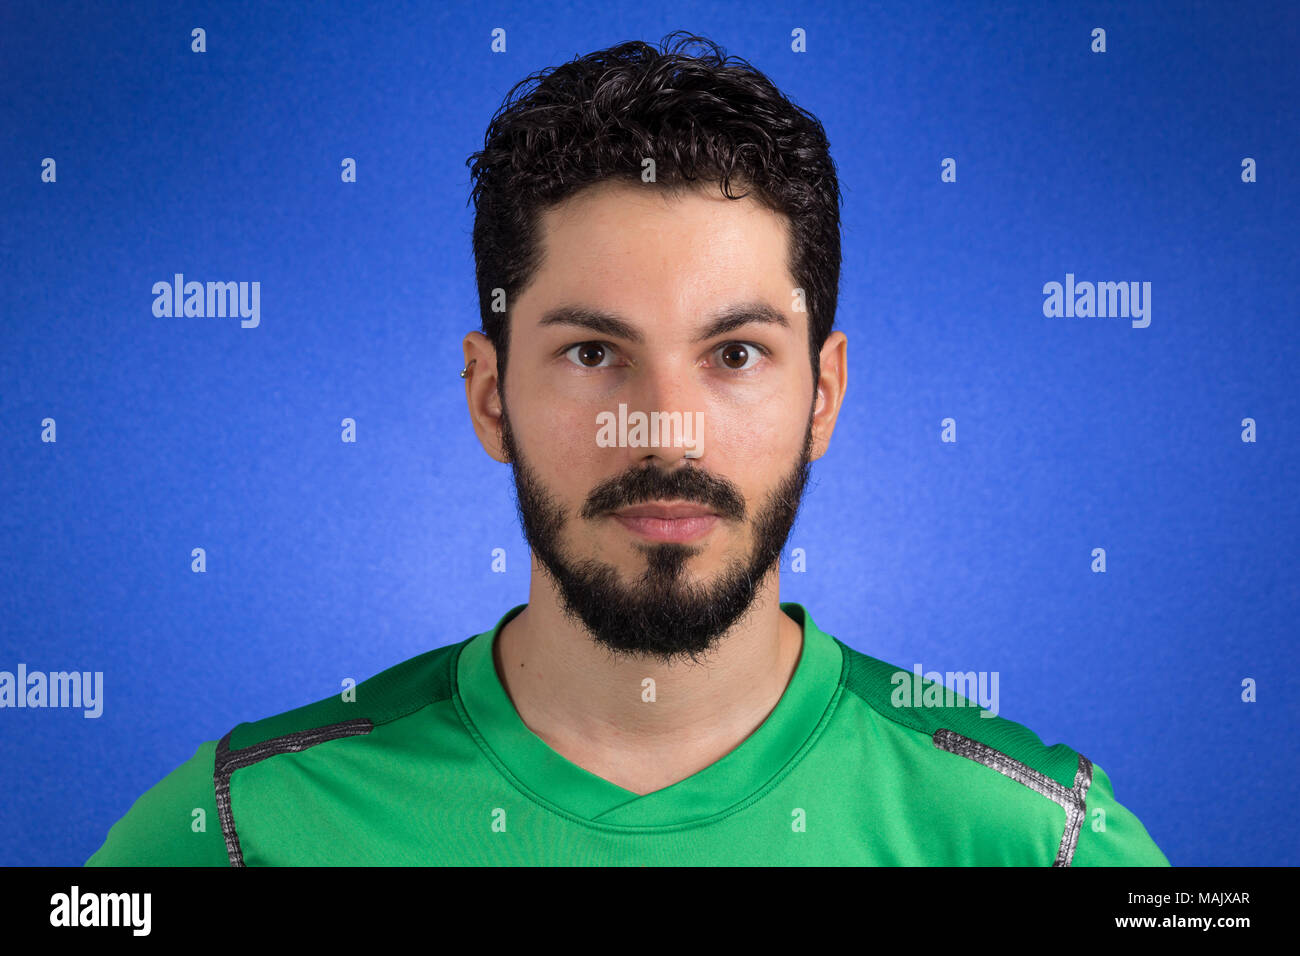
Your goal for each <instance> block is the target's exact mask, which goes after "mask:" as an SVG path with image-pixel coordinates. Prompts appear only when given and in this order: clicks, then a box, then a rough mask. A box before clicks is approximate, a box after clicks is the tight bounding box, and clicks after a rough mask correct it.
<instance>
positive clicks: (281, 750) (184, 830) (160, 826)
mask: <svg viewBox="0 0 1300 956" xmlns="http://www.w3.org/2000/svg"><path fill="white" fill-rule="evenodd" d="M468 640H470V639H467V640H466V641H461V642H458V643H456V644H450V645H447V646H445V647H440V648H435V649H434V650H431V651H427V652H425V653H423V654H420V655H418V656H416V657H413V658H410V659H409V660H406V661H403V662H401V663H400V664H396V665H394V666H393V667H390V668H388V669H387V670H385V671H382V672H381V673H379V674H376V675H375V676H373V677H371V678H369V679H367V680H365V681H362V682H361V683H360V684H357V685H356V686H355V687H353V688H350V689H348V690H345V691H344V692H342V693H340V694H337V695H332V696H330V697H328V698H325V699H323V700H318V701H316V702H314V703H311V704H307V705H305V706H303V707H298V708H295V709H294V710H289V711H285V712H284V713H281V714H276V715H274V716H271V717H266V718H263V719H261V720H256V721H251V722H244V723H240V724H237V725H236V726H235V727H234V728H232V729H231V730H230V731H229V732H228V733H227V734H226V735H225V736H223V737H222V738H221V739H220V740H209V741H205V742H204V743H203V744H201V745H200V746H199V748H198V750H197V751H195V753H194V756H192V757H191V758H190V759H189V760H187V761H186V762H185V763H183V764H181V766H179V767H177V768H176V769H175V770H173V771H172V772H171V773H169V774H168V775H167V776H166V777H164V778H163V779H162V780H161V781H159V782H158V783H157V784H155V785H154V786H153V787H152V788H150V789H149V790H148V791H147V792H146V793H145V794H144V795H143V796H141V797H140V798H139V799H138V800H136V801H135V803H134V804H133V805H132V806H131V809H130V810H129V811H128V812H127V813H126V815H125V816H123V817H122V818H121V819H120V820H118V821H117V822H116V823H115V824H113V826H112V828H111V829H110V830H109V833H108V837H107V839H106V840H105V841H104V844H103V845H102V846H101V847H100V848H99V850H98V851H96V853H95V854H94V855H93V856H92V857H91V858H90V859H89V860H87V861H86V865H87V866H229V865H231V864H235V865H238V863H239V862H240V861H239V847H238V841H237V839H236V838H235V835H234V827H233V818H232V809H231V800H230V781H231V776H232V774H233V773H234V772H235V771H237V770H239V769H241V768H243V767H248V766H252V765H254V764H256V763H259V762H261V761H263V760H265V759H267V758H268V757H272V756H275V755H277V754H288V753H296V752H301V751H304V750H307V749H308V748H311V747H314V746H315V745H316V744H319V743H324V742H326V741H331V740H337V739H340V738H344V737H358V736H364V735H367V734H369V733H370V732H371V731H373V730H374V728H375V727H377V726H380V725H383V724H389V723H392V722H393V721H397V720H400V719H401V718H402V717H404V716H406V715H408V714H411V713H414V712H415V711H417V710H420V709H421V708H423V707H425V706H427V705H429V704H431V703H437V702H438V701H442V700H447V699H449V698H450V697H451V695H452V693H453V688H454V681H453V674H452V668H453V667H454V664H455V660H456V657H457V654H458V652H459V650H460V648H461V647H463V646H464V644H465V643H467V641H468Z"/></svg>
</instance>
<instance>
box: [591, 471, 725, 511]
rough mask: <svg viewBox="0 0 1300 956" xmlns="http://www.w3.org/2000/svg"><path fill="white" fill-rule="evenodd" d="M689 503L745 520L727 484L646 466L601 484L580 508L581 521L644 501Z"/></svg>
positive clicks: (701, 474) (699, 474) (713, 478)
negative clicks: (582, 518)
mask: <svg viewBox="0 0 1300 956" xmlns="http://www.w3.org/2000/svg"><path fill="white" fill-rule="evenodd" d="M660 500H663V501H691V502H695V503H697V504H702V505H707V506H708V507H710V508H712V509H713V510H714V511H716V512H717V513H718V514H719V515H721V516H722V517H723V518H729V519H732V520H734V521H739V520H740V519H741V518H743V517H744V516H745V499H744V497H743V496H742V495H741V494H740V492H739V490H738V489H737V488H736V487H735V485H733V484H732V483H731V482H729V481H727V480H726V479H724V478H719V477H717V476H716V475H710V474H709V473H708V472H704V471H700V470H698V469H696V468H693V467H687V468H680V469H678V470H676V471H662V470H660V469H659V468H656V467H653V466H649V467H644V468H636V469H633V470H632V471H628V472H624V473H623V474H621V475H617V476H615V477H613V478H610V479H607V480H606V481H603V482H601V483H600V484H599V485H597V486H596V487H595V489H593V490H592V492H591V494H590V495H589V496H588V497H587V503H586V504H584V505H583V506H582V512H581V514H582V517H584V518H595V517H598V516H600V515H602V514H606V513H608V512H611V511H617V510H618V509H619V508H626V507H629V506H631V505H639V504H642V503H644V502H648V501H660Z"/></svg>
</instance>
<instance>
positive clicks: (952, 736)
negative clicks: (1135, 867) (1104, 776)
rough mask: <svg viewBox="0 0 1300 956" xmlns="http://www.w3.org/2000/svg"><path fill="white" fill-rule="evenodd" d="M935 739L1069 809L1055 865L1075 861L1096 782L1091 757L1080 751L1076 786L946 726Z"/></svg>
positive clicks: (941, 747)
mask: <svg viewBox="0 0 1300 956" xmlns="http://www.w3.org/2000/svg"><path fill="white" fill-rule="evenodd" d="M933 739H934V745H935V746H936V747H938V748H939V749H940V750H945V751H947V752H948V753H951V754H956V755H958V756H959V757H968V758H969V759H971V760H974V761H975V762H976V763H980V764H983V765H984V766H986V767H988V768H990V769H991V770H996V771H997V772H998V773H1000V774H1002V775H1003V776H1004V777H1010V778H1011V779H1012V780H1014V781H1016V782H1017V783H1020V784H1023V785H1025V786H1026V787H1028V788H1029V789H1030V790H1033V791H1035V792H1036V793H1041V794H1042V795H1043V796H1045V797H1047V798H1048V799H1049V800H1051V801H1053V802H1054V803H1057V804H1060V806H1061V808H1062V809H1063V810H1065V829H1064V831H1062V833H1061V843H1060V846H1058V847H1057V850H1056V859H1055V860H1054V861H1053V862H1052V866H1070V865H1071V864H1073V862H1074V851H1075V849H1076V848H1077V847H1078V845H1079V828H1080V827H1081V826H1082V824H1083V819H1084V817H1085V815H1086V811H1087V795H1088V787H1089V785H1090V784H1091V783H1092V762H1091V761H1090V760H1089V759H1088V758H1087V757H1085V756H1084V755H1083V754H1079V769H1078V770H1076V771H1075V774H1074V785H1073V786H1071V787H1063V786H1061V784H1059V783H1057V782H1056V781H1055V780H1053V779H1052V778H1051V777H1049V776H1047V775H1046V774H1044V773H1040V772H1039V771H1037V770H1035V769H1034V768H1033V767H1031V766H1029V765H1028V764H1026V763H1022V762H1021V761H1019V760H1016V759H1015V758H1014V757H1010V756H1008V755H1007V754H1004V753H1003V752H1002V751H1000V750H995V749H994V748H992V747H990V746H989V745H988V744H982V743H980V742H979V741H978V740H972V739H971V738H970V737H964V736H962V735H961V734H959V733H955V732H954V731H951V730H948V729H947V728H945V727H941V728H939V729H938V730H936V731H935V732H934V738H933Z"/></svg>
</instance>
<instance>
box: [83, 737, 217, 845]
mask: <svg viewBox="0 0 1300 956" xmlns="http://www.w3.org/2000/svg"><path fill="white" fill-rule="evenodd" d="M216 747H217V742H216V741H215V740H209V741H205V742H204V743H202V744H200V745H199V748H198V750H196V751H195V752H194V756H192V757H190V759H189V760H187V761H185V762H184V763H183V764H181V765H180V766H179V767H177V768H176V769H175V770H173V771H172V772H171V773H169V774H168V775H167V776H166V777H164V778H163V779H162V780H160V781H159V782H158V783H156V784H154V785H153V786H152V787H151V788H149V790H147V791H146V792H145V793H144V794H143V795H142V796H141V797H140V798H139V799H138V800H136V801H135V803H133V804H132V805H131V809H130V810H128V811H127V813H126V815H125V816H123V817H122V818H121V819H120V820H118V821H117V822H116V823H114V824H113V826H112V827H111V828H110V829H109V831H108V836H107V838H106V839H105V840H104V843H103V845H102V846H100V848H99V849H98V850H97V851H96V852H95V853H94V854H93V855H92V856H91V857H90V859H89V860H87V861H86V866H225V865H227V862H228V861H227V856H226V844H225V840H224V839H223V838H222V834H221V827H220V825H219V824H218V814H217V807H216V795H215V792H214V790H213V787H212V771H213V765H214V759H215V754H216Z"/></svg>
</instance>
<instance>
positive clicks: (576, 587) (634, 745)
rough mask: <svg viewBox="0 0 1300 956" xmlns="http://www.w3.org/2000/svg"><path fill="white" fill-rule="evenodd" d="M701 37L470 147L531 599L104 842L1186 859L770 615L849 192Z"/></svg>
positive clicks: (317, 855) (1018, 744) (642, 56)
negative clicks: (198, 828)
mask: <svg viewBox="0 0 1300 956" xmlns="http://www.w3.org/2000/svg"><path fill="white" fill-rule="evenodd" d="M693 40H698V38H688V39H687V42H692V41H693ZM706 46H707V47H708V48H709V49H708V52H706V54H705V55H703V56H699V57H693V56H688V55H685V54H683V53H682V52H681V51H680V46H679V47H678V48H669V47H667V46H665V48H664V49H663V50H661V51H656V50H655V49H654V48H652V47H649V46H647V45H645V44H640V43H631V44H625V45H622V46H619V47H615V48H613V49H611V50H606V51H601V52H599V53H597V54H593V55H592V56H590V57H586V58H583V59H580V60H576V61H574V62H572V63H569V64H566V65H564V66H562V67H560V68H558V69H556V70H553V71H550V72H549V74H548V75H546V76H544V77H543V78H542V80H541V82H540V84H539V85H538V87H537V88H536V89H534V90H532V91H531V92H530V93H529V94H528V95H527V96H525V97H524V98H522V99H520V100H518V101H516V102H513V103H510V102H509V100H510V98H509V97H508V98H507V105H506V107H504V108H503V110H502V112H500V113H499V114H498V115H497V117H495V118H494V120H493V122H492V125H491V127H490V128H489V130H488V136H487V140H486V144H485V148H484V150H483V151H481V152H479V153H477V154H476V155H475V156H474V157H473V175H474V178H475V181H476V182H475V189H474V199H475V202H476V223H475V230H474V247H475V255H476V261H477V271H478V284H479V295H480V303H481V309H482V322H483V333H482V334H480V333H478V332H473V333H470V334H469V335H467V336H466V338H465V340H464V345H463V347H464V354H465V368H464V369H463V370H462V373H461V374H462V376H463V377H464V378H465V389H466V399H467V402H468V405H469V411H470V416H471V419H472V422H473V426H474V429H475V432H476V433H477V435H478V437H479V440H480V442H481V443H482V444H483V446H484V448H485V449H486V450H487V451H488V453H489V454H490V455H492V457H494V458H496V459H497V460H499V461H502V462H508V463H510V465H511V468H512V471H513V474H514V480H515V488H516V494H517V501H518V509H519V514H520V519H521V522H522V524H523V527H524V532H525V536H526V537H527V540H528V543H529V546H530V548H531V551H532V557H533V564H532V577H531V581H530V588H529V600H528V603H527V604H526V605H519V606H517V607H514V608H512V609H511V610H509V611H507V612H506V613H505V614H504V615H503V616H502V617H501V618H500V620H499V621H498V622H497V624H496V625H495V626H494V627H493V628H492V629H491V630H489V631H486V632H484V633H482V634H478V635H476V636H474V637H472V638H469V639H466V640H462V641H460V642H458V643H454V644H452V645H450V646H447V647H442V648H438V649H436V650H432V651H429V652H427V653H425V654H423V655H421V656H419V657H416V658H414V659H412V660H409V661H407V662H405V663H402V664H399V665H397V666H396V667H394V668H391V669H389V670H387V671H385V672H384V673H382V674H380V675H378V676H376V677H374V678H371V679H370V680H368V681H366V682H364V683H362V684H360V685H359V686H358V687H357V688H356V695H355V696H356V699H355V701H351V700H343V699H340V698H331V699H328V700H324V701H320V702H318V703H316V704H312V705H310V706H307V707H303V708H300V709H298V710H294V711H290V712H288V713H285V714H281V715H279V716H276V717H271V718H268V719H265V720H260V721H256V722H254V723H243V724H240V725H238V726H237V727H235V728H234V729H233V730H232V731H231V732H230V733H228V734H226V736H225V737H223V738H222V739H221V740H220V741H209V742H208V743H205V744H204V745H203V746H201V747H200V748H199V750H198V752H197V753H196V754H195V756H194V757H193V758H192V759H191V760H190V761H189V762H187V763H186V764H184V765H183V766H181V767H180V768H178V769H177V770H176V771H174V772H173V773H172V774H171V775H169V776H168V777H167V778H166V779H164V780H163V781H162V782H161V783H159V784H158V785H157V786H156V787H155V788H154V789H152V790H150V791H149V792H148V793H146V794H145V795H144V796H143V797H141V798H140V800H139V801H137V803H136V805H135V806H134V807H133V808H132V810H131V811H130V813H128V814H127V815H126V817H125V818H123V820H121V821H120V822H119V823H117V824H116V825H115V826H114V827H113V829H112V831H111V832H110V833H109V836H108V840H107V841H106V842H105V844H104V846H103V847H102V848H101V849H100V851H99V852H98V853H96V854H95V856H94V857H92V858H91V860H90V863H92V864H105V865H114V864H212V865H234V866H241V865H299V864H339V863H355V864H507V865H508V864H524V865H531V864H543V865H548V864H559V865H564V864H616V865H637V864H648V865H676V864H724V865H725V864H742V865H743V864H754V865H765V864H794V865H804V864H847V865H856V864H880V865H931V864H940V865H990V864H993V865H1026V866H1052V865H1061V866H1065V865H1113V864H1121V865H1131V864H1137V865H1167V863H1168V861H1167V860H1166V859H1165V857H1164V855H1163V854H1162V853H1161V852H1160V850H1159V849H1158V848H1157V847H1156V845H1155V844H1154V843H1153V842H1152V840H1151V839H1150V837H1149V836H1148V835H1147V833H1146V831H1145V829H1144V828H1143V826H1142V824H1141V823H1140V822H1139V821H1138V820H1137V818H1136V817H1134V816H1133V814H1131V813H1130V812H1128V811H1127V810H1126V809H1125V808H1124V807H1123V806H1121V805H1120V804H1119V803H1117V802H1116V800H1115V797H1114V794H1113V791H1112V788H1111V784H1110V781H1109V779H1108V778H1107V776H1106V774H1105V773H1104V772H1103V771H1102V770H1101V768H1100V767H1098V766H1096V765H1094V764H1092V763H1090V762H1089V761H1088V760H1087V759H1086V758H1084V757H1082V756H1081V755H1079V754H1077V753H1076V752H1075V751H1073V750H1071V749H1069V748H1068V747H1065V746H1063V745H1060V744H1058V745H1056V746H1054V747H1050V748H1049V747H1046V746H1044V745H1043V743H1042V742H1041V741H1040V740H1039V738H1038V737H1037V736H1035V735H1034V734H1033V733H1032V732H1031V731H1029V730H1028V729H1027V728H1025V727H1022V726H1020V725H1019V724H1015V723H1012V722H1010V721H1007V720H1004V719H1002V718H1000V717H995V716H992V715H991V714H989V713H988V712H985V711H982V710H980V709H979V708H978V707H974V706H970V705H969V702H968V701H967V700H966V699H965V698H964V697H960V698H955V699H954V698H953V697H952V696H951V695H948V697H947V699H945V697H944V695H943V694H942V693H939V694H936V693H933V691H934V690H935V687H934V686H933V685H930V686H929V687H928V689H927V690H926V691H925V692H923V693H918V694H916V695H907V696H906V699H902V698H900V696H899V695H898V694H897V691H898V690H899V689H900V688H901V687H902V685H903V683H905V681H900V680H899V677H900V675H901V676H902V677H904V678H906V679H908V680H910V678H911V675H910V673H908V672H906V671H902V672H900V671H899V669H897V668H894V667H891V666H889V665H887V664H885V663H883V662H881V661H878V660H876V659H874V658H871V657H868V656H866V655H864V654H862V653H859V652H857V651H855V650H853V649H852V648H850V647H848V646H847V645H845V644H843V643H841V642H840V641H838V640H837V639H836V638H834V637H832V636H831V635H829V634H827V633H825V632H823V631H822V630H820V629H819V628H818V627H817V625H816V623H815V622H814V621H813V618H812V616H811V615H810V614H809V612H808V611H807V610H806V609H805V608H803V607H802V606H800V605H798V604H793V603H786V604H782V603H781V602H780V601H779V596H778V586H779V572H780V556H781V553H782V549H783V546H784V544H785V542H786V540H787V537H788V534H789V532H790V529H791V527H792V525H793V522H794V519H795V515H796V513H797V510H798V507H799V503H800V500H801V497H802V493H803V490H804V486H805V482H806V480H807V477H808V473H809V463H810V462H811V461H813V460H816V459H817V458H820V457H821V456H822V455H823V454H824V453H825V451H826V449H827V447H828V445H829V442H830V438H831V433H832V431H833V429H834V426H835V421H836V418H837V416H838V413H839V409H840V405H841V403H842V401H843V398H844V394H845V390H846V385H847V358H846V346H847V340H846V338H845V336H844V334H843V333H842V332H838V331H835V332H833V331H832V329H831V327H832V324H833V320H834V312H835V302H836V289H837V285H838V275H839V264H840V246H839V187H838V183H837V180H836V177H835V168H834V164H833V163H832V161H831V159H830V155H829V149H828V144H827V142H826V139H825V136H824V133H823V131H822V128H821V126H820V124H819V123H818V122H817V121H816V120H815V119H814V118H813V117H811V116H810V115H808V114H807V113H805V112H803V111H802V110H800V109H799V108H797V107H795V106H793V105H791V104H790V103H789V102H788V101H787V100H786V99H785V98H784V97H783V96H782V95H781V94H780V93H779V92H778V91H777V90H776V89H775V88H774V87H773V86H772V85H771V84H770V82H769V81H768V80H767V79H766V78H765V77H763V76H762V75H761V74H759V73H757V72H756V71H754V70H753V69H752V68H750V67H748V65H747V64H744V63H743V61H742V62H740V63H732V62H729V61H726V60H725V59H724V58H723V57H721V56H720V55H719V53H718V51H717V50H716V48H715V47H713V46H712V45H711V44H707V42H706ZM918 684H919V681H918ZM919 689H920V688H919V686H918V690H919ZM938 690H940V691H941V690H942V688H938ZM198 809H203V810H204V811H206V815H207V817H209V818H211V819H214V820H217V821H219V823H220V825H219V826H214V827H209V828H208V829H207V830H206V831H205V832H199V833H195V832H193V830H194V828H193V827H191V826H190V821H191V818H192V817H194V816H195V811H196V810H198Z"/></svg>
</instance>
